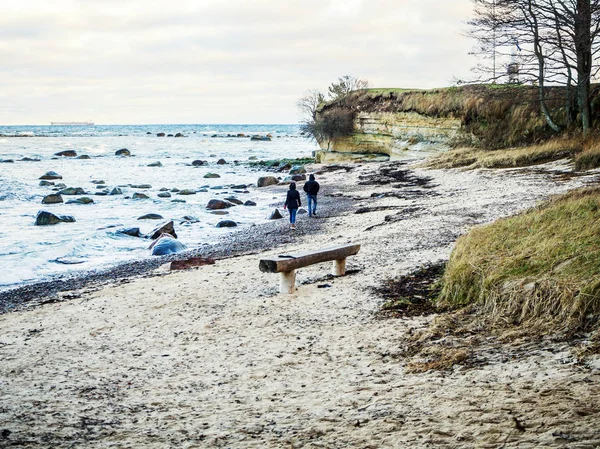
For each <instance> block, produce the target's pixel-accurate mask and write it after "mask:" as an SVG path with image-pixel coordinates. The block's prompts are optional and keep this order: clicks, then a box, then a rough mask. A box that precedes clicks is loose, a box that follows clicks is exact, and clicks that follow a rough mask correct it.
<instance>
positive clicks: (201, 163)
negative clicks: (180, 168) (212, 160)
mask: <svg viewBox="0 0 600 449" xmlns="http://www.w3.org/2000/svg"><path fill="white" fill-rule="evenodd" d="M204 164H206V161H203V160H200V159H196V160H195V161H193V162H192V165H193V166H194V167H200V166H201V165H204Z"/></svg>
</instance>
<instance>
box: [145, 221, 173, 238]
mask: <svg viewBox="0 0 600 449" xmlns="http://www.w3.org/2000/svg"><path fill="white" fill-rule="evenodd" d="M163 234H169V235H171V236H173V237H175V238H177V234H176V233H175V226H174V224H173V221H170V222H168V223H165V224H163V225H161V226H159V227H158V228H156V229H155V230H154V231H152V232H151V233H150V234H149V235H150V238H151V239H152V240H156V239H157V238H159V237H160V236H161V235H163Z"/></svg>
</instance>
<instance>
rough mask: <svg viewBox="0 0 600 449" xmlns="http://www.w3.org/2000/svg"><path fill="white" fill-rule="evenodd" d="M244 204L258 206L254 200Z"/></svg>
mask: <svg viewBox="0 0 600 449" xmlns="http://www.w3.org/2000/svg"><path fill="white" fill-rule="evenodd" d="M244 206H256V203H255V202H254V201H251V200H248V201H246V202H245V203H244Z"/></svg>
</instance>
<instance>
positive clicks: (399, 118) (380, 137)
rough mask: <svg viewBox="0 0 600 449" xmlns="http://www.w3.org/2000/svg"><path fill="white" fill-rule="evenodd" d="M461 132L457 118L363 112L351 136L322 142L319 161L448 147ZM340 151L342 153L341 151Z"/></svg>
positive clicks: (355, 123) (389, 154) (396, 154)
mask: <svg viewBox="0 0 600 449" xmlns="http://www.w3.org/2000/svg"><path fill="white" fill-rule="evenodd" d="M460 134H461V122H460V120H459V119H456V118H435V117H427V116H425V115H422V114H419V113H416V112H377V111H373V112H370V111H363V112H359V113H357V115H356V118H355V120H354V132H353V133H352V134H350V135H349V136H345V137H340V138H336V139H332V140H323V141H321V142H319V146H320V147H321V151H319V152H317V158H318V160H320V161H322V162H331V161H334V160H342V159H348V158H350V159H372V158H374V157H376V158H378V159H381V158H383V157H385V158H386V159H387V158H389V157H390V156H398V155H401V154H403V153H405V152H406V151H411V150H412V151H427V150H431V149H438V150H446V149H448V148H449V142H450V141H451V140H452V139H455V138H457V137H458V136H459V135H460ZM338 153H341V154H338Z"/></svg>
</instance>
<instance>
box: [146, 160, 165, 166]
mask: <svg viewBox="0 0 600 449" xmlns="http://www.w3.org/2000/svg"><path fill="white" fill-rule="evenodd" d="M148 167H162V164H161V162H160V161H156V162H152V163H151V164H148Z"/></svg>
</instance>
